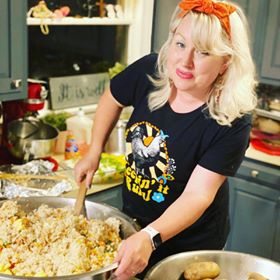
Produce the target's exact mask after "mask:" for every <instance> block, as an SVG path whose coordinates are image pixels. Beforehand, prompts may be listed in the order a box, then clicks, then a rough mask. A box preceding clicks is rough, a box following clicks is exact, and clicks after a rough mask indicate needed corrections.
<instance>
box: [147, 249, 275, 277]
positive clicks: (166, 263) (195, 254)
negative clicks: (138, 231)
mask: <svg viewBox="0 0 280 280" xmlns="http://www.w3.org/2000/svg"><path fill="white" fill-rule="evenodd" d="M198 261H213V262H216V263H217V264H218V265H219V266H220V269H221V274H220V275H219V276H218V277H217V278H215V279H217V280H218V279H226V280H248V275H249V273H251V272H257V273H259V274H261V275H263V276H264V277H266V278H268V279H269V280H278V279H280V278H279V277H280V264H279V263H277V262H274V261H271V260H269V259H265V258H261V257H258V256H254V255H250V254H244V253H238V252H230V251H191V252H185V253H180V254H175V255H173V256H170V257H168V258H166V259H164V260H162V261H161V262H159V263H158V264H156V265H155V266H154V267H152V268H151V269H150V270H149V272H148V273H147V275H146V277H145V280H158V279H164V280H181V279H184V277H183V276H182V274H183V272H184V270H185V269H186V267H187V265H188V264H190V263H193V262H198Z"/></svg>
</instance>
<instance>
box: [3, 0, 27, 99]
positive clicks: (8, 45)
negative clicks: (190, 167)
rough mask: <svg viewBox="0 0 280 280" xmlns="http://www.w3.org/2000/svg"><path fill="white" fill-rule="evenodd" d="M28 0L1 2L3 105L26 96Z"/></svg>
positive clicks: (5, 0)
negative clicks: (4, 102) (5, 102)
mask: <svg viewBox="0 0 280 280" xmlns="http://www.w3.org/2000/svg"><path fill="white" fill-rule="evenodd" d="M26 12H27V1H26V0H1V1H0V101H8V100H16V99H24V98H26V96H27V89H26V88H27V25H26Z"/></svg>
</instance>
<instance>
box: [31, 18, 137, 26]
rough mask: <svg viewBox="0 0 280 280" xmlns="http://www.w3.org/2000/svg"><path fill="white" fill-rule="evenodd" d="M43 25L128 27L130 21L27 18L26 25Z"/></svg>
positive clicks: (117, 19) (116, 19)
mask: <svg viewBox="0 0 280 280" xmlns="http://www.w3.org/2000/svg"><path fill="white" fill-rule="evenodd" d="M42 22H43V24H47V25H130V24H131V23H132V21H131V20H130V19H119V18H115V19H111V18H107V17H104V18H100V17H93V18H87V17H83V18H74V17H64V18H60V19H57V18H55V19H51V18H47V19H43V20H41V19H39V18H27V25H40V24H41V23H42Z"/></svg>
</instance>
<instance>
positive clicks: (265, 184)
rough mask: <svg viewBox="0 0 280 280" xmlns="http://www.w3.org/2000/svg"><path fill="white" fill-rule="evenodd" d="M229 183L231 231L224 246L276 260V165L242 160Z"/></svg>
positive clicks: (279, 212)
mask: <svg viewBox="0 0 280 280" xmlns="http://www.w3.org/2000/svg"><path fill="white" fill-rule="evenodd" d="M229 183H230V216H231V232H230V235H229V238H228V242H227V250H232V251H239V252H245V253H250V254H254V255H258V256H263V257H265V258H269V259H273V260H276V261H278V262H279V261H280V175H279V168H277V167H272V166H264V165H262V164H260V163H257V162H252V161H248V160H245V161H244V162H243V164H242V165H241V167H240V169H239V171H238V173H237V175H236V177H234V178H229Z"/></svg>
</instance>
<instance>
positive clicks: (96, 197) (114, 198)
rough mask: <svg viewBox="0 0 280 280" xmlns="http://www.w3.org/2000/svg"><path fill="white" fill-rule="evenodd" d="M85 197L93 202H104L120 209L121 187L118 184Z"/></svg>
mask: <svg viewBox="0 0 280 280" xmlns="http://www.w3.org/2000/svg"><path fill="white" fill-rule="evenodd" d="M86 199H87V200H89V201H93V202H99V203H106V204H108V205H110V206H113V207H116V208H118V209H119V210H121V208H122V189H121V187H120V186H117V187H113V188H110V189H108V190H105V191H101V192H98V193H95V194H92V195H89V196H87V197H86Z"/></svg>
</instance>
